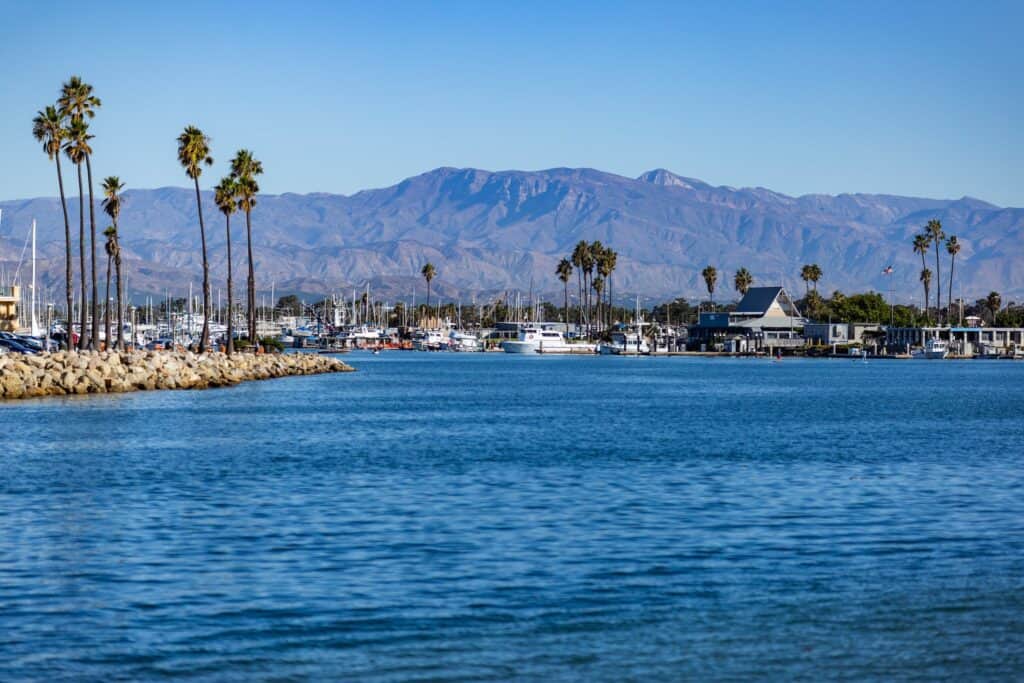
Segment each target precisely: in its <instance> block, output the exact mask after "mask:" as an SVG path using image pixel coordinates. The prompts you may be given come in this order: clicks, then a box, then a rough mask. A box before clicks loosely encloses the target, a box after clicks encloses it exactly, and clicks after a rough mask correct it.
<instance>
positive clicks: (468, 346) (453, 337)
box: [448, 330, 480, 351]
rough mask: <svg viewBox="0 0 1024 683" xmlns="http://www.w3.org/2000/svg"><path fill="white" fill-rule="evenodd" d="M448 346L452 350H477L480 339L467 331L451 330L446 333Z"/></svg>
mask: <svg viewBox="0 0 1024 683" xmlns="http://www.w3.org/2000/svg"><path fill="white" fill-rule="evenodd" d="M448 348H449V349H450V350H452V351H479V350H480V340H479V339H477V338H476V335H472V334H469V333H468V332H460V331H458V330H452V331H451V332H450V333H449V334H448Z"/></svg>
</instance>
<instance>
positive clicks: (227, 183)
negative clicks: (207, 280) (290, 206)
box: [213, 176, 238, 358]
mask: <svg viewBox="0 0 1024 683" xmlns="http://www.w3.org/2000/svg"><path fill="white" fill-rule="evenodd" d="M237 196H238V187H236V185H235V181H233V180H232V179H231V176H227V177H225V178H221V181H220V183H219V184H218V185H217V187H215V188H214V190H213V201H214V202H216V204H217V208H218V209H220V212H221V213H222V214H224V227H225V229H226V231H227V244H228V344H227V353H228V357H229V358H230V357H231V354H233V353H234V352H235V327H234V317H235V315H234V313H235V288H234V284H233V283H234V279H233V276H232V273H231V264H232V261H231V214H233V213H234V212H235V211H236V210H237V209H238V204H236V203H235V202H236V200H237Z"/></svg>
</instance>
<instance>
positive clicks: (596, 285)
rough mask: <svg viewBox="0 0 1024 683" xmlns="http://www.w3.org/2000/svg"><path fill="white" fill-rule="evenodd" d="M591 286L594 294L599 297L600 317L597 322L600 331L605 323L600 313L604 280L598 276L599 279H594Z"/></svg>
mask: <svg viewBox="0 0 1024 683" xmlns="http://www.w3.org/2000/svg"><path fill="white" fill-rule="evenodd" d="M590 286H591V287H592V288H593V289H594V293H595V294H596V295H597V301H598V317H597V321H598V326H599V327H598V329H599V330H600V329H601V326H603V321H602V320H601V318H600V312H601V311H600V301H601V292H603V291H604V278H603V277H601V276H600V275H598V276H597V277H595V278H594V281H593V282H591V283H590Z"/></svg>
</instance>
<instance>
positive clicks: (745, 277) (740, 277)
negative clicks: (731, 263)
mask: <svg viewBox="0 0 1024 683" xmlns="http://www.w3.org/2000/svg"><path fill="white" fill-rule="evenodd" d="M752 284H754V276H753V275H751V274H750V271H749V270H747V269H746V268H740V269H739V270H737V271H736V275H735V277H733V286H734V287H735V288H736V291H737V292H739V293H740V294H746V293H747V290H748V289H750V285H752Z"/></svg>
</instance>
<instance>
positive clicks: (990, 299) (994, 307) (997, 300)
mask: <svg viewBox="0 0 1024 683" xmlns="http://www.w3.org/2000/svg"><path fill="white" fill-rule="evenodd" d="M985 305H986V306H987V307H988V310H990V311H992V326H993V327H995V324H996V313H998V312H999V309H1000V308H1002V306H1003V298H1002V297H1001V296H999V292H989V293H988V296H987V297H985Z"/></svg>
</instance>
